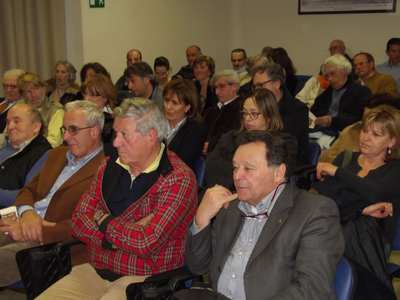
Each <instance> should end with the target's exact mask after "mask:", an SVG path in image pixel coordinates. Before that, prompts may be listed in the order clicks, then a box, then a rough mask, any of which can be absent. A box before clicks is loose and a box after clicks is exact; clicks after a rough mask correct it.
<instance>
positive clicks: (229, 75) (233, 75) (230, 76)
mask: <svg viewBox="0 0 400 300" xmlns="http://www.w3.org/2000/svg"><path fill="white" fill-rule="evenodd" d="M222 77H223V78H225V79H226V81H227V82H228V83H229V84H236V85H238V86H239V84H240V79H239V75H238V73H237V72H235V71H234V70H231V69H226V70H222V71H219V72H217V73H215V75H214V77H213V78H212V85H215V83H216V82H217V80H219V79H220V78H222Z"/></svg>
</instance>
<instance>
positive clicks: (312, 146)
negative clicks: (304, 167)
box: [308, 141, 321, 166]
mask: <svg viewBox="0 0 400 300" xmlns="http://www.w3.org/2000/svg"><path fill="white" fill-rule="evenodd" d="M320 155H321V147H320V146H319V145H318V144H317V143H315V142H311V141H310V143H309V144H308V162H309V163H310V164H311V165H313V166H315V165H317V163H318V159H319V156H320Z"/></svg>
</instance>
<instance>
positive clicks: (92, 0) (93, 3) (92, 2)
mask: <svg viewBox="0 0 400 300" xmlns="http://www.w3.org/2000/svg"><path fill="white" fill-rule="evenodd" d="M104 2H105V0H89V6H90V8H102V7H104Z"/></svg>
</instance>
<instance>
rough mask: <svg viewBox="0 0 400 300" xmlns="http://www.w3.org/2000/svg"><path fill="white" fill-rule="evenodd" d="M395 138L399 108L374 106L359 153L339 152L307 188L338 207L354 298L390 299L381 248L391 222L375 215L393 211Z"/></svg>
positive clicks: (399, 192)
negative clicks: (355, 280)
mask: <svg viewBox="0 0 400 300" xmlns="http://www.w3.org/2000/svg"><path fill="white" fill-rule="evenodd" d="M399 140H400V112H399V111H398V110H396V109H394V108H392V107H389V106H384V105H383V106H378V107H376V108H374V109H371V110H370V111H369V112H367V113H366V114H365V116H364V117H363V121H362V130H361V132H360V152H350V151H349V152H344V153H341V154H340V155H339V156H338V157H337V158H336V159H335V161H334V162H333V164H331V163H319V164H318V166H317V178H319V179H320V180H321V181H319V182H317V183H315V184H314V186H313V187H314V189H316V190H317V191H318V192H319V193H320V194H323V195H326V196H328V197H330V198H332V199H333V200H334V201H335V202H336V204H337V206H338V208H339V212H340V217H341V222H342V225H343V233H344V237H345V241H346V248H345V256H346V257H347V258H349V259H350V260H351V261H352V262H353V264H354V268H355V270H356V273H357V275H358V285H357V287H356V295H355V296H356V298H355V299H395V298H394V294H393V289H392V284H391V278H390V277H389V275H388V274H387V271H386V267H387V266H386V262H387V261H386V258H387V253H386V251H385V250H387V247H388V246H389V247H390V244H391V241H392V239H393V233H394V224H395V222H394V221H395V220H394V218H391V217H388V218H385V219H377V218H376V216H377V214H379V213H384V211H388V207H393V210H394V215H395V216H397V215H398V213H397V212H398V207H399V205H398V201H399V199H400V185H399V184H398V176H399V174H400V161H399V160H396V159H393V158H392V152H393V149H394V148H396V147H397V146H398V141H399ZM383 201H384V202H385V203H380V202H383ZM371 205H373V206H372V207H373V208H374V209H373V210H372V212H371V209H370V208H371ZM388 214H389V213H388Z"/></svg>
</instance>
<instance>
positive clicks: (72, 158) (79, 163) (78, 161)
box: [67, 145, 103, 166]
mask: <svg viewBox="0 0 400 300" xmlns="http://www.w3.org/2000/svg"><path fill="white" fill-rule="evenodd" d="M101 150H103V145H101V146H100V147H98V148H96V149H95V150H94V151H92V152H90V153H89V154H86V155H85V156H84V157H82V158H80V159H76V157H75V156H74V155H73V154H72V153H71V151H70V150H68V152H67V162H68V163H67V165H68V166H82V165H84V164H86V163H87V162H88V161H89V160H91V159H92V158H93V157H95V156H96V155H97V154H99V153H100V151H101Z"/></svg>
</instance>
